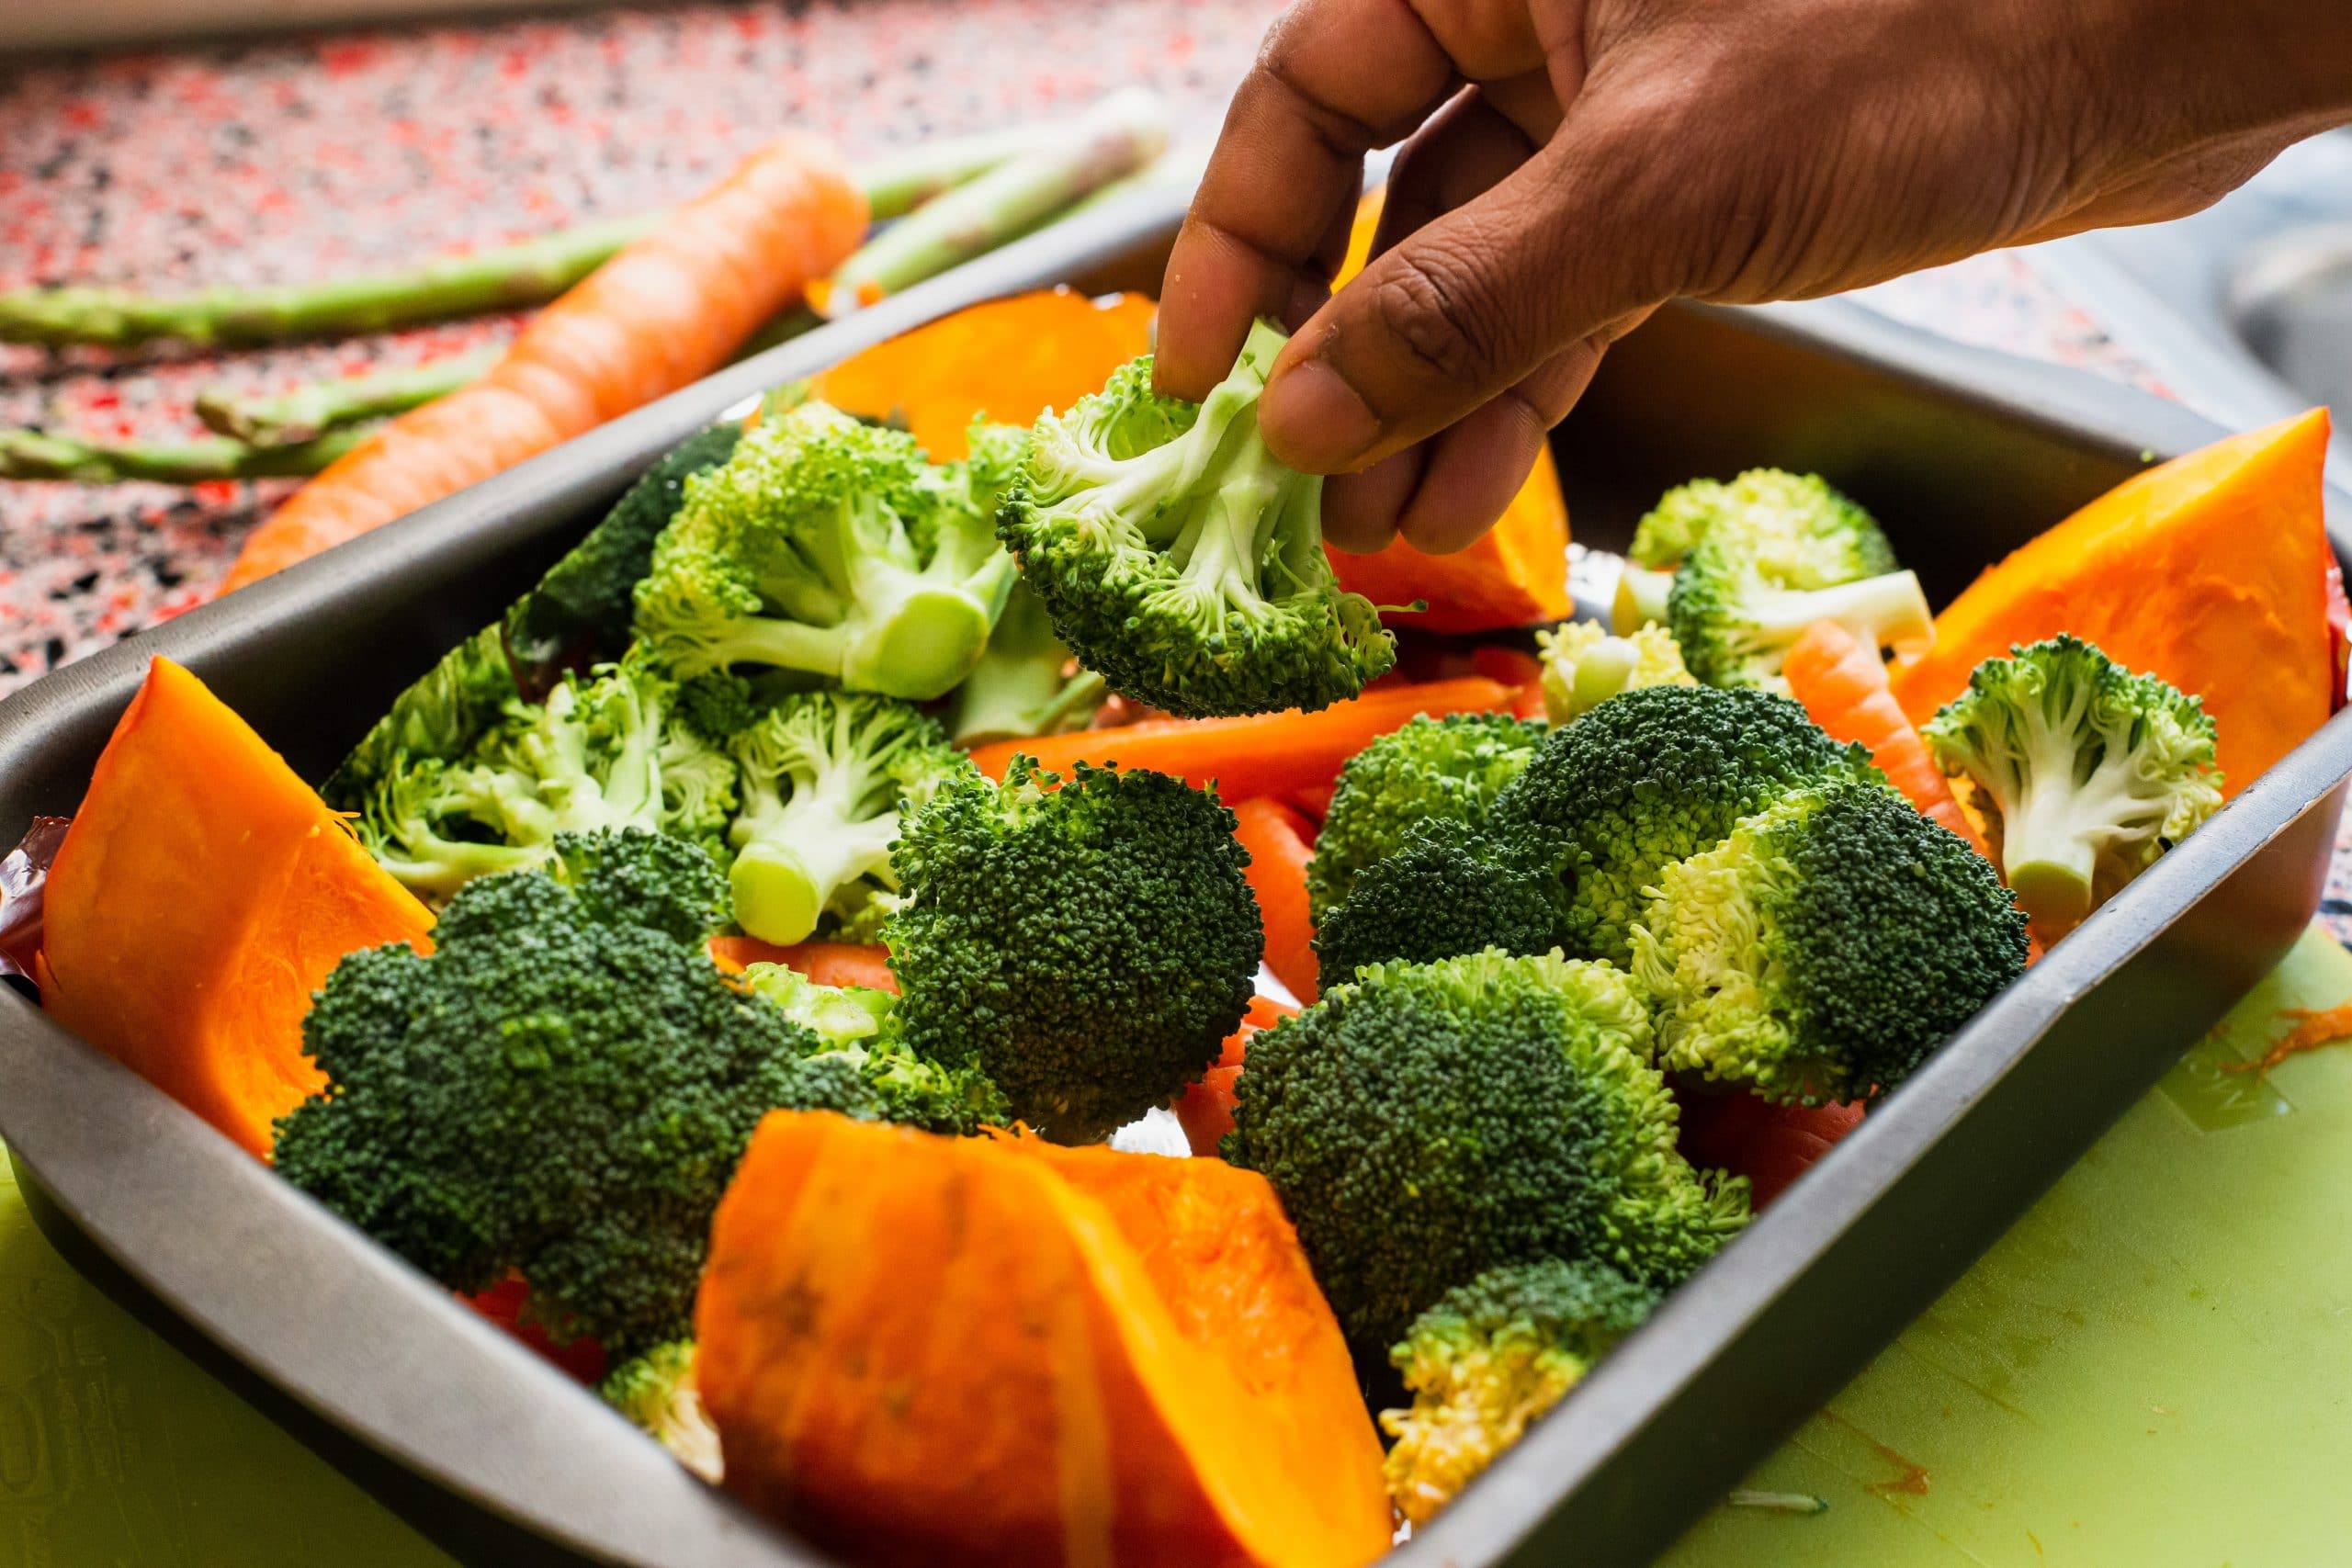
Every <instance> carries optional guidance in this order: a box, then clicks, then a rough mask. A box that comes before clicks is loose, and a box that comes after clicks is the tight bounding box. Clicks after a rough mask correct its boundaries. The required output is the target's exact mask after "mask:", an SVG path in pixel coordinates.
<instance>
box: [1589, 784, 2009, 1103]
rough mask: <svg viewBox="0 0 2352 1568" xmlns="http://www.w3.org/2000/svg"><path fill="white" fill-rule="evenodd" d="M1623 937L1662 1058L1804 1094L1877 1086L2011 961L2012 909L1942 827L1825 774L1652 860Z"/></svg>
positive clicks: (1782, 1095)
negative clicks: (1717, 832)
mask: <svg viewBox="0 0 2352 1568" xmlns="http://www.w3.org/2000/svg"><path fill="white" fill-rule="evenodd" d="M1633 947H1634V961H1633V966H1634V975H1635V976H1637V977H1638V978H1639V979H1640V980H1641V982H1642V984H1643V985H1644V986H1645V987H1647V988H1648V990H1649V992H1650V995H1651V997H1652V998H1653V1000H1654V1003H1655V1006H1656V1008H1657V1026H1658V1044H1659V1054H1660V1056H1661V1058H1662V1059H1663V1060H1664V1061H1665V1062H1666V1063H1667V1065H1668V1066H1671V1067H1674V1068H1677V1069H1680V1070H1684V1071H1691V1072H1699V1073H1703V1074H1705V1075H1706V1076H1707V1077H1710V1078H1723V1079H1728V1080H1731V1081H1732V1082H1735V1083H1741V1084H1745V1085H1747V1087H1749V1088H1750V1089H1754V1090H1755V1091H1756V1092H1758V1094H1761V1095H1763V1096H1764V1097H1766V1098H1767V1099H1771V1100H1792V1101H1799V1102H1802V1103H1805V1104H1817V1103H1820V1102H1823V1101H1844V1100H1856V1099H1860V1098H1863V1097H1866V1096H1872V1095H1877V1094H1880V1093H1883V1092H1884V1091H1886V1090H1888V1089H1893V1088H1894V1087H1895V1085H1897V1084H1898V1083H1900V1082H1902V1081H1903V1079H1904V1078H1905V1077H1906V1076H1908V1075H1909V1074H1910V1073H1911V1071H1912V1070H1913V1069H1914V1068H1916V1067H1917V1066H1918V1065H1919V1064H1920V1062H1921V1061H1923V1060H1924V1059H1925V1058H1926V1057H1927V1055H1928V1053H1929V1052H1931V1051H1933V1050H1934V1049H1935V1048H1936V1047H1937V1046H1938V1045H1939V1044H1940V1043H1943V1040H1944V1037H1945V1036H1947V1035H1949V1034H1950V1033H1951V1032H1952V1031H1953V1030H1955V1029H1958V1028H1959V1027H1960V1026H1961V1025H1962V1024H1963V1023H1966V1022H1967V1021H1969V1019H1971V1018H1972V1017H1973V1016H1974V1015H1975V1013H1976V1011H1977V1010H1978V1009H1980V1008H1982V1007H1983V1006H1984V1005H1985V1003H1986V1002H1988V1001H1990V1000H1992V999H1993V997H1994V995H1995V994H1996V993H1997V992H1998V991H1999V990H2000V989H2001V988H2002V987H2004V986H2007V984H2008V983H2009V982H2010V981H2012V980H2014V979H2016V978H2017V977H2018V975H2020V974H2022V973H2023V972H2024V969H2025V954H2026V932H2025V916H2024V915H2023V914H2021V913H2020V912H2019V911H2018V908H2017V906H2016V905H2015V904H2014V903H2013V902H2012V901H2011V900H2010V897H2009V894H2008V890H2007V888H2005V887H2003V886H2001V884H2000V881H1999V879H1998V878H1997V877H1996V876H1995V875H1994V873H1993V868H1992V866H1991V865H1990V864H1988V863H1986V862H1985V858H1984V857H1983V856H1982V855H1979V854H1978V853H1977V852H1975V851H1974V850H1973V849H1972V848H1970V847H1969V845H1968V843H1967V841H1966V840H1963V839H1962V838H1961V837H1960V836H1959V835H1958V834H1956V833H1953V832H1952V831H1951V830H1950V829H1946V828H1944V827H1942V826H1940V825H1939V824H1937V823H1935V822H1933V821H1930V820H1929V819H1928V818H1926V817H1923V816H1921V815H1920V813H1919V812H1918V811H1917V809H1916V808H1915V807H1913V806H1912V805H1911V804H1910V803H1909V802H1908V801H1906V800H1905V799H1904V798H1903V797H1902V796H1901V795H1897V794H1896V793H1895V792H1894V791H1893V790H1892V789H1889V788H1887V787H1886V786H1885V785H1883V784H1865V783H1859V782H1855V781H1852V780H1839V781H1833V782H1829V783H1825V784H1818V785H1816V786H1815V787H1812V788H1809V789H1805V790H1803V791H1800V792H1798V793H1796V794H1793V795H1787V796H1785V797H1784V798H1782V799H1781V800H1780V801H1778V802H1776V803H1774V804H1773V805H1771V806H1770V807H1767V808H1766V809H1764V810H1762V811H1760V812H1758V813H1757V814H1756V815H1755V816H1753V817H1750V818H1746V819H1744V820H1743V821H1741V822H1740V823H1739V825H1738V826H1737V827H1736V828H1735V829H1733V830H1732V833H1731V836H1730V838H1729V839H1727V840H1725V841H1724V842H1723V843H1722V844H1719V845H1716V846H1714V847H1713V848H1710V849H1707V850H1704V851H1702V852H1700V853H1698V854H1695V855H1693V856H1691V858H1690V859H1688V860H1685V861H1681V862H1679V863H1675V864H1673V865H1669V866H1667V867H1665V868H1664V869H1662V870H1661V871H1660V872H1659V873H1658V875H1657V884H1656V891H1655V894H1654V896H1653V897H1651V899H1650V901H1649V908H1648V909H1647V910H1646V911H1645V914H1644V915H1643V917H1642V919H1641V920H1640V922H1639V923H1637V924H1636V925H1635V926H1634V931H1633Z"/></svg>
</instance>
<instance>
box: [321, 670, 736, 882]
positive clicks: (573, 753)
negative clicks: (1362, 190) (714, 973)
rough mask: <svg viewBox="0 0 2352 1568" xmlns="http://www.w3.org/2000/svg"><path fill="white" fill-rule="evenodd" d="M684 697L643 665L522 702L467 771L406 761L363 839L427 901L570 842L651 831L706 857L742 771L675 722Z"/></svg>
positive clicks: (386, 779)
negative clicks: (611, 832)
mask: <svg viewBox="0 0 2352 1568" xmlns="http://www.w3.org/2000/svg"><path fill="white" fill-rule="evenodd" d="M673 691H674V689H673V686H672V685H671V683H670V682H668V681H667V680H665V679H663V678H662V676H660V675H658V674H656V673H655V672H654V671H652V670H650V668H648V667H647V666H646V665H645V664H644V663H643V661H641V660H638V659H636V658H634V657H631V658H629V659H627V660H623V661H622V662H621V663H619V664H617V665H606V666H604V667H602V668H600V669H599V670H597V671H595V672H594V674H593V675H591V676H588V677H585V678H583V677H580V676H576V675H566V676H565V677H564V678H563V680H562V681H561V682H560V683H559V684H558V685H557V686H556V688H555V689H554V690H553V691H551V692H549V693H548V696H547V700H546V701H545V702H543V703H525V702H522V701H520V700H518V699H513V698H510V699H509V700H508V702H507V705H506V713H505V716H504V717H503V719H502V721H501V722H500V725H499V727H498V728H496V729H494V730H492V731H491V732H490V733H489V734H488V735H486V736H484V737H483V738H482V739H481V740H480V741H478V742H477V743H476V744H475V746H474V748H473V750H471V751H470V752H469V753H468V754H467V755H466V756H465V757H464V758H463V759H462V760H459V761H443V760H441V759H439V758H436V757H432V756H429V755H427V756H417V757H404V758H401V759H400V760H398V761H396V762H395V765H394V766H393V767H392V768H391V769H390V771H389V772H387V773H385V774H384V775H383V776H382V777H381V778H379V780H378V781H377V783H376V785H375V787H374V788H373V789H372V790H370V791H369V793H368V798H367V801H366V804H365V807H364V808H363V810H362V811H361V814H360V818H359V831H360V836H361V838H362V839H363V840H365V841H366V843H367V844H368V849H369V850H370V851H371V852H373V853H374V854H375V856H376V858H377V860H378V861H379V862H380V863H382V864H383V865H384V867H385V868H386V869H387V870H389V871H390V872H391V873H392V874H393V875H395V876H397V877H399V878H400V879H401V882H402V883H404V884H405V885H406V886H409V887H410V888H411V889H413V890H414V891H415V892H417V893H419V894H421V895H423V896H424V897H431V898H446V897H448V896H449V895H451V894H453V893H455V892H456V891H457V890H458V888H459V887H461V886H464V885H465V884H466V883H467V882H469V881H470V880H472V879H473V878H474V877H477V876H481V875H486V874H490V873H492V872H499V871H516V870H522V869H525V868H527V867H529V866H534V865H537V864H540V863H543V862H545V861H546V860H547V859H548V856H549V855H550V854H551V853H553V846H554V843H555V837H556V835H557V834H559V833H589V832H597V831H600V830H603V829H616V828H639V829H644V830H646V831H648V832H670V833H674V834H676V835H678V836H680V837H682V838H688V839H693V840H697V841H699V842H702V843H704V844H706V845H712V844H715V843H716V842H717V840H718V834H719V833H720V832H721V831H722V830H723V829H725V827H726V824H727V820H728V818H729V815H730V813H731V812H732V811H733V809H734V805H735V766H734V763H733V762H732V761H729V758H728V757H727V755H726V753H725V752H723V751H721V750H718V749H717V748H716V747H713V746H711V745H709V744H708V743H707V742H705V741H704V740H702V739H700V738H699V737H698V736H696V735H695V734H694V733H693V731H692V730H691V729H689V728H687V727H686V726H684V724H682V723H680V722H678V720H677V719H676V718H675V716H673Z"/></svg>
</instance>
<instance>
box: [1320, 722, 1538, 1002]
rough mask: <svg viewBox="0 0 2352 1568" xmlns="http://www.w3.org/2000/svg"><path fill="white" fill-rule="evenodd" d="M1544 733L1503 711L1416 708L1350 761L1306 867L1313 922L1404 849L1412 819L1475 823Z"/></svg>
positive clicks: (1413, 823)
mask: <svg viewBox="0 0 2352 1568" xmlns="http://www.w3.org/2000/svg"><path fill="white" fill-rule="evenodd" d="M1543 739H1544V727H1543V726H1542V725H1540V724H1532V723H1529V722H1528V721H1526V720H1524V719H1518V718H1513V717H1511V716H1510V715H1509V714H1498V713H1459V714H1448V715H1447V716H1444V717H1442V718H1431V717H1430V716H1429V715H1427V714H1419V715H1416V716H1414V717H1413V718H1411V719H1410V720H1408V722H1407V723H1406V724H1405V725H1403V726H1402V727H1401V728H1397V729H1393V730H1390V731H1389V732H1388V733H1387V734H1385V735H1383V736H1381V737H1379V738H1378V739H1374V741H1373V742H1372V743H1371V744H1370V745H1368V746H1366V747H1365V748H1364V749H1363V750H1361V751H1359V752H1357V753H1356V754H1355V755H1354V756H1352V757H1351V758H1349V759H1348V762H1347V765H1346V766H1345V767H1343V768H1341V769H1340V783H1339V787H1338V788H1337V789H1336V790H1334V791H1333V793H1332V795H1331V807H1330V811H1329V814H1328V815H1327V816H1326V817H1325V818H1324V819H1323V830H1322V832H1321V833H1319V834H1317V837H1316V840H1315V858H1314V859H1313V860H1312V861H1310V862H1308V863H1307V867H1306V897H1307V903H1308V907H1309V908H1310V909H1311V911H1312V912H1313V915H1314V919H1315V922H1316V924H1317V926H1320V925H1321V924H1322V923H1323V920H1324V918H1325V917H1326V916H1328V915H1329V913H1330V911H1331V910H1332V909H1334V908H1338V907H1339V905H1340V903H1341V902H1343V901H1344V900H1345V899H1346V898H1347V897H1348V893H1349V890H1350V889H1351V887H1353V886H1354V885H1355V879H1356V877H1357V875H1358V874H1361V873H1362V872H1363V870H1364V869H1365V868H1366V867H1367V866H1370V865H1372V864H1373V863H1374V862H1376V861H1379V860H1381V859H1383V858H1385V857H1386V856H1387V855H1390V854H1392V853H1394V852H1396V851H1397V850H1398V849H1400V848H1401V847H1403V844H1404V842H1405V840H1406V838H1407V836H1408V834H1409V833H1410V832H1411V830H1412V829H1414V828H1415V827H1417V826H1418V825H1419V824H1421V823H1423V822H1430V821H1447V822H1460V823H1464V824H1466V825H1467V826H1469V827H1472V828H1476V827H1479V826H1481V825H1483V824H1484V823H1485V822H1486V820H1487V807H1490V806H1492V805H1493V804H1494V798H1495V795H1497V794H1498V792H1499V791H1500V790H1501V789H1502V787H1503V785H1505V784H1509V783H1510V781H1511V780H1513V779H1515V778H1517V777H1518V776H1519V771H1520V770H1521V768H1523V767H1525V766H1526V765H1527V759H1528V758H1529V757H1531V756H1532V755H1533V754H1534V751H1535V748H1536V747H1537V746H1538V745H1540V744H1541V743H1542V742H1543ZM1384 956H1385V955H1384Z"/></svg>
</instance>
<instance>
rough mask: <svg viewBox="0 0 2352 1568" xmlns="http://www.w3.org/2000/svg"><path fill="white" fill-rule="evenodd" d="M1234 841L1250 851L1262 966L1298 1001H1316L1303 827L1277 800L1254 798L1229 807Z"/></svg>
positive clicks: (1308, 856)
mask: <svg viewBox="0 0 2352 1568" xmlns="http://www.w3.org/2000/svg"><path fill="white" fill-rule="evenodd" d="M1233 815H1234V818H1235V822H1236V827H1235V828H1234V832H1233V836H1234V837H1235V838H1237V839H1238V840H1241V847H1242V848H1243V849H1245V850H1248V851H1249V852H1250V864H1249V867H1248V868H1247V869H1246V870H1245V871H1243V873H1242V874H1243V875H1244V876H1246V877H1248V878H1249V879H1250V892H1252V893H1254V894H1256V895H1257V896H1258V917H1259V919H1261V920H1263V921H1264V922H1265V927H1266V967H1267V968H1269V969H1272V971H1273V972H1274V978H1275V979H1277V980H1280V981H1281V982H1282V983H1283V986H1284V987H1287V988H1288V990H1289V991H1290V994H1291V995H1293V996H1295V997H1296V998H1298V999H1299V1000H1301V1001H1303V1002H1312V1001H1313V1000H1314V999H1315V974H1316V969H1315V921H1314V919H1313V918H1312V917H1311V916H1310V915H1308V913H1307V908H1306V863H1307V862H1308V861H1310V860H1312V859H1314V858H1315V851H1314V849H1313V847H1312V846H1311V845H1310V844H1309V843H1308V841H1307V835H1306V823H1305V822H1304V821H1302V820H1301V819H1300V818H1299V816H1298V814H1297V813H1296V812H1295V811H1293V810H1292V809H1291V808H1290V807H1287V806H1284V805H1283V804H1282V803H1281V802H1280V801H1277V800H1273V799H1271V798H1269V797H1268V796H1265V795H1253V796H1251V797H1250V799H1248V800H1243V801H1237V802H1235V803H1234V807H1233Z"/></svg>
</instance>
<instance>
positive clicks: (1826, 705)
mask: <svg viewBox="0 0 2352 1568" xmlns="http://www.w3.org/2000/svg"><path fill="white" fill-rule="evenodd" d="M1781 675H1782V676H1783V677H1784V678H1785V679H1786V680H1787V681H1788V682H1789V694H1790V695H1792V696H1793V697H1795V698H1796V700H1797V701H1798V702H1800V703H1803V704H1804V711H1805V712H1806V713H1807V714H1810V715H1811V716H1812V717H1813V722H1814V723H1815V724H1817V725H1819V726H1821V728H1823V729H1825V730H1827V731H1828V732H1829V736H1830V739H1833V740H1855V741H1860V743H1861V744H1862V745H1864V746H1866V747H1868V748H1869V749H1870V753H1871V761H1874V762H1876V763H1877V764H1878V765H1879V770H1880V771H1881V772H1882V773H1885V774H1886V777H1887V781H1888V782H1889V783H1891V784H1894V787H1895V788H1897V789H1899V790H1901V791H1902V792H1903V793H1904V794H1905V795H1907V796H1909V797H1910V801H1911V804H1912V805H1914V806H1916V807H1918V808H1919V809H1920V810H1921V811H1922V812H1924V813H1925V814H1926V815H1928V817H1931V818H1934V819H1935V820H1936V821H1938V822H1940V823H1942V824H1943V825H1944V826H1945V827H1947V828H1949V829H1951V830H1952V831H1953V832H1955V833H1958V834H1959V835H1960V836H1961V837H1962V838H1963V839H1966V840H1968V841H1969V842H1970V843H1971V844H1973V845H1974V846H1975V847H1976V852H1977V853H1979V854H1983V853H1984V852H1985V840H1982V839H1980V838H1979V837H1977V834H1976V825H1975V824H1974V823H1973V822H1971V821H1970V820H1969V819H1968V814H1967V813H1966V812H1964V811H1962V809H1961V808H1960V802H1959V801H1958V800H1957V799H1955V798H1953V795H1952V793H1951V784H1947V783H1946V782H1945V781H1944V774H1943V770H1942V769H1941V768H1939V767H1937V766H1936V760H1935V758H1934V757H1933V756H1931V755H1930V754H1929V753H1928V743H1927V742H1926V741H1925V740H1922V739H1919V732H1918V731H1917V730H1916V729H1914V728H1911V720H1910V719H1909V717H1908V716H1905V713H1904V711H1903V705H1902V704H1900V703H1898V702H1896V701H1895V700H1894V688H1893V687H1892V686H1891V685H1890V684H1888V682H1887V678H1886V666H1885V664H1884V663H1883V662H1881V660H1880V659H1879V656H1878V649H1874V648H1870V647H1866V646H1865V645H1864V644H1863V642H1862V640H1861V638H1860V637H1856V636H1855V635H1854V634H1853V633H1852V632H1849V631H1848V630H1847V629H1846V628H1845V627H1844V626H1839V625H1838V623H1837V622H1835V621H1815V623H1814V624H1813V625H1812V626H1807V627H1806V628H1805V631H1804V636H1803V637H1799V638H1797V640H1796V642H1795V644H1794V645H1793V646H1792V647H1791V648H1790V649H1789V656H1788V659H1787V661H1786V662H1784V663H1783V664H1782V665H1781Z"/></svg>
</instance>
